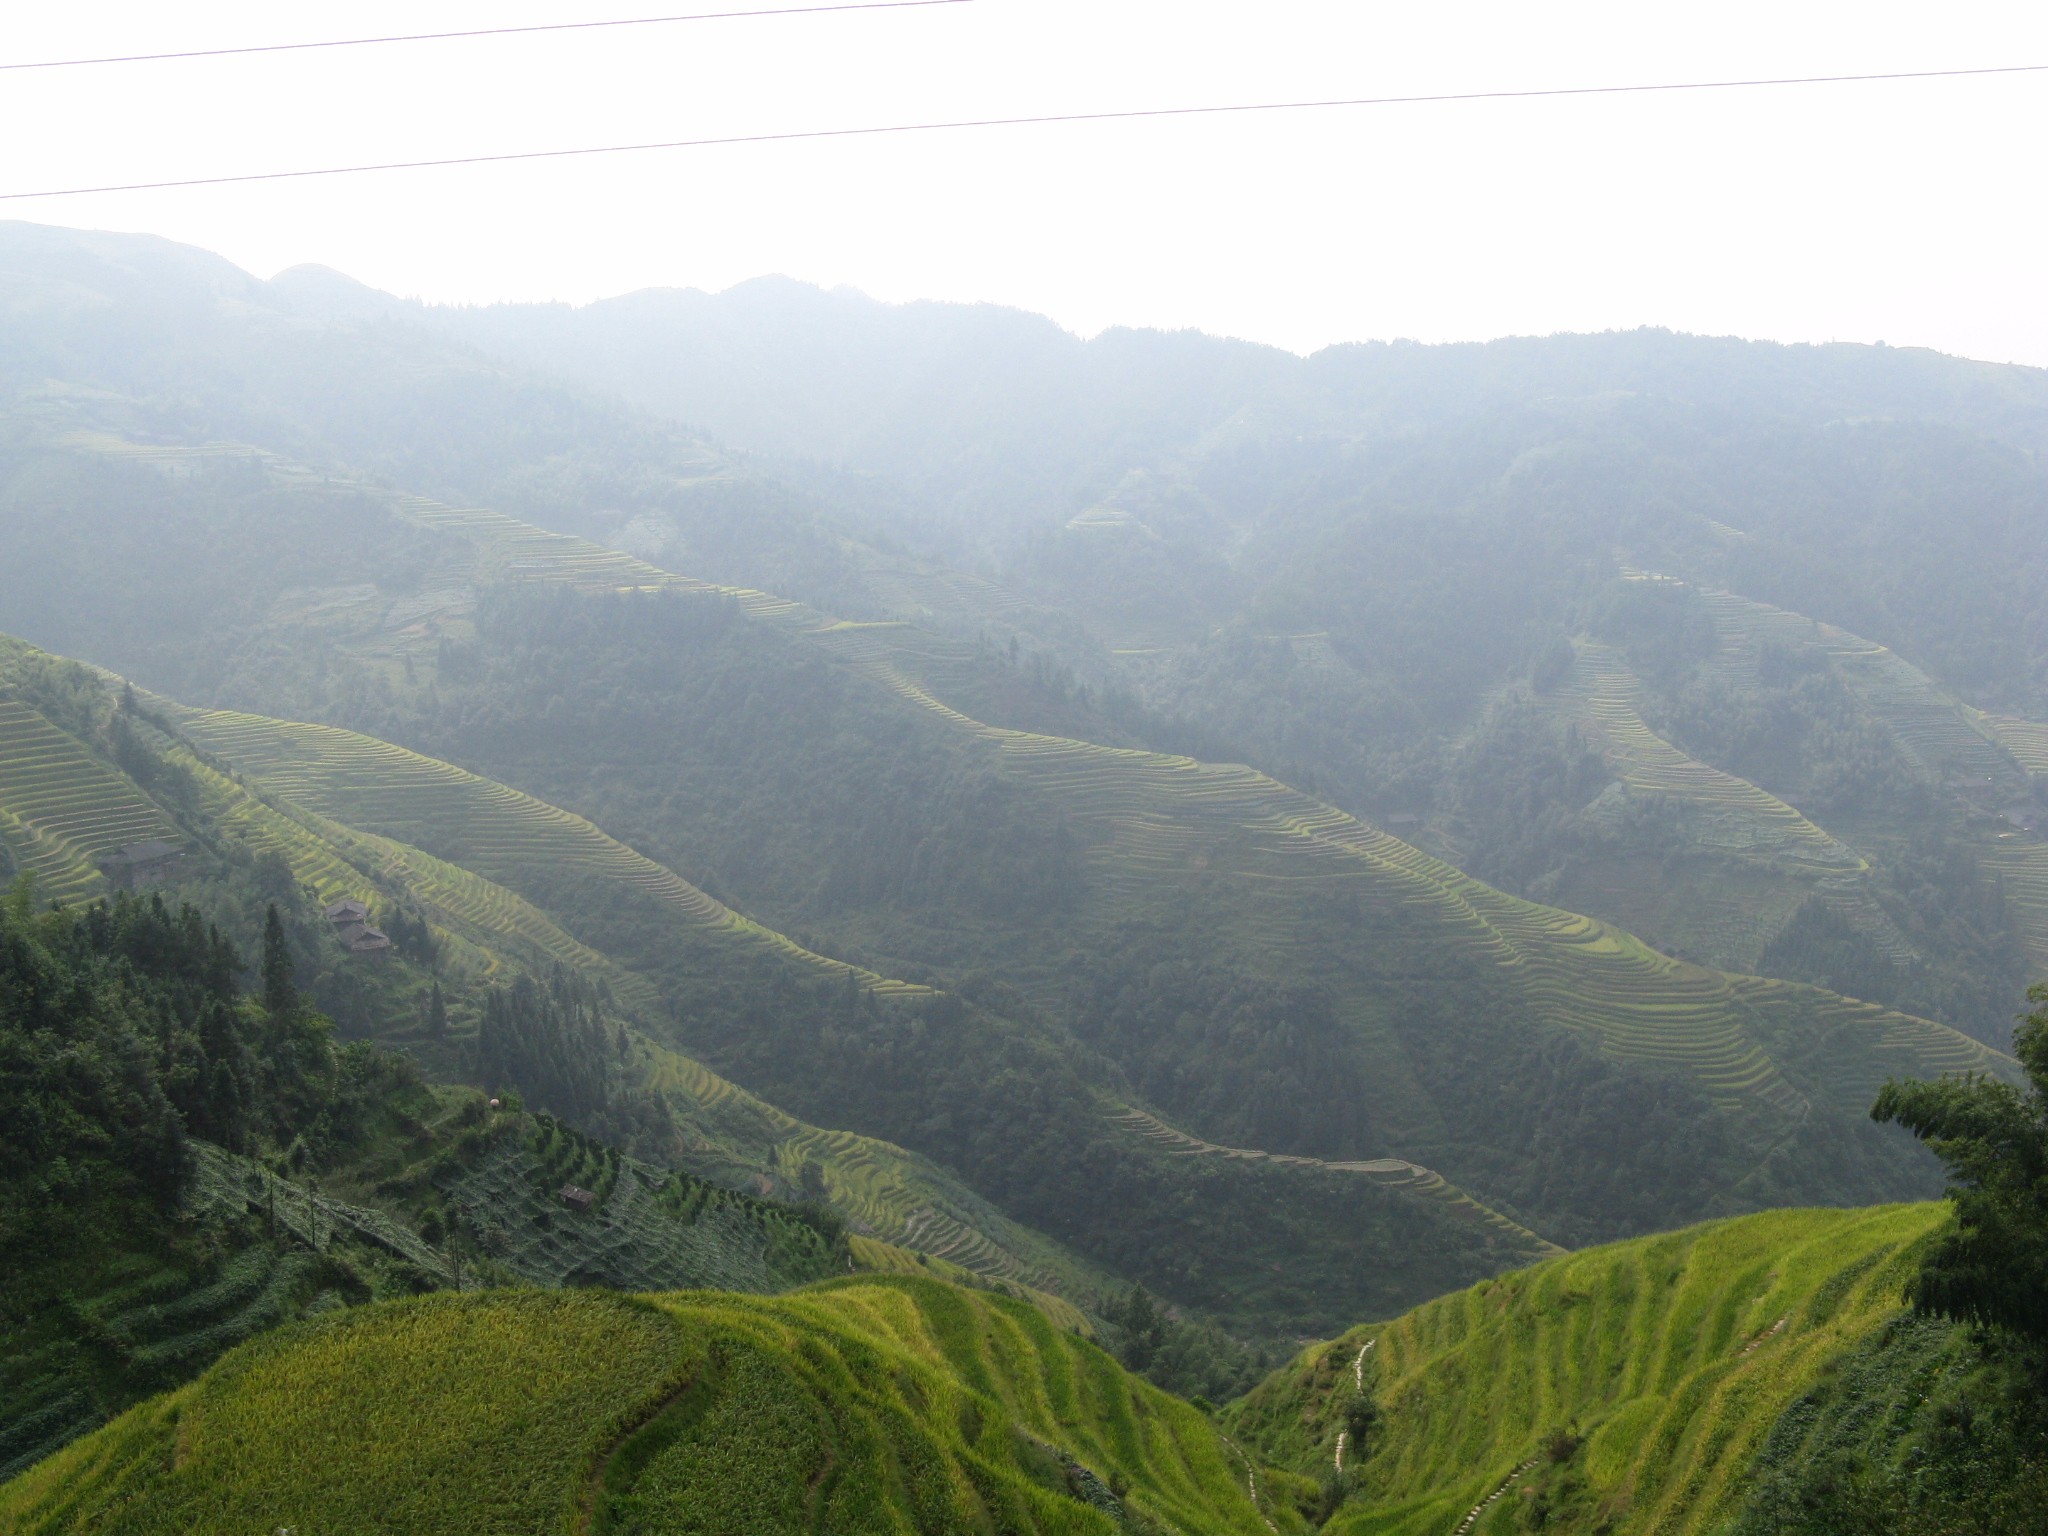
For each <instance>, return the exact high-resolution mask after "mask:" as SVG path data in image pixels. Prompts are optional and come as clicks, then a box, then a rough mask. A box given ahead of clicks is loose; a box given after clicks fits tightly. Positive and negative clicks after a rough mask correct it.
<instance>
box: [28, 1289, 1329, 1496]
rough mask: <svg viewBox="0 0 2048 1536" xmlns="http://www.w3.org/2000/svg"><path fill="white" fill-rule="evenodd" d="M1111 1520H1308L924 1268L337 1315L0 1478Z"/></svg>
mask: <svg viewBox="0 0 2048 1536" xmlns="http://www.w3.org/2000/svg"><path fill="white" fill-rule="evenodd" d="M1109 1490H1117V1492H1116V1493H1115V1494H1111V1493H1110V1492H1109ZM1091 1495H1092V1496H1093V1501H1092V1502H1091V1497H1090V1496H1091ZM1105 1498H1107V1499H1109V1500H1110V1502H1111V1505H1112V1507H1114V1506H1115V1505H1117V1504H1118V1503H1120V1504H1121V1507H1122V1511H1123V1515H1122V1517H1121V1518H1118V1517H1116V1516H1114V1515H1112V1514H1111V1513H1108V1512H1105V1510H1104V1509H1103V1508H1102V1507H1101V1501H1102V1500H1103V1499H1105ZM1120 1525H1121V1527H1122V1528H1125V1529H1137V1530H1152V1531H1157V1532H1161V1533H1166V1532H1182V1533H1187V1536H1194V1533H1198V1532H1199V1533H1203V1536H1209V1533H1216V1536H1226V1533H1232V1532H1237V1533H1242V1536H1261V1533H1268V1532H1275V1531H1289V1532H1291V1531H1298V1530H1301V1529H1302V1525H1301V1522H1300V1520H1299V1517H1298V1516H1297V1515H1296V1514H1295V1513H1294V1512H1293V1511H1292V1509H1291V1508H1287V1507H1282V1506H1278V1505H1271V1504H1270V1503H1269V1505H1268V1507H1265V1508H1261V1507H1260V1506H1259V1505H1257V1504H1255V1503H1254V1501H1253V1497H1252V1494H1251V1493H1250V1492H1249V1490H1248V1479H1247V1474H1246V1470H1245V1465H1244V1463H1243V1461H1242V1459H1241V1458H1240V1457H1239V1456H1238V1455H1237V1454H1236V1453H1234V1452H1233V1451H1232V1449H1231V1448H1230V1447H1229V1446H1228V1445H1227V1444H1226V1443H1225V1442H1224V1440H1223V1438H1222V1436H1221V1435H1219V1434H1218V1433H1217V1431H1216V1429H1215V1428H1214V1426H1213V1425H1212V1424H1211V1423H1210V1422H1209V1420H1208V1419H1207V1418H1205V1417H1204V1416H1203V1415H1202V1414H1201V1413H1200V1412H1198V1411H1197V1410H1196V1409H1194V1408H1192V1407H1190V1406H1189V1405H1187V1404H1185V1403H1182V1402H1179V1401H1177V1400H1176V1399H1173V1398H1170V1397H1168V1396H1166V1395H1165V1394H1164V1393H1161V1392H1159V1391H1157V1390H1156V1389H1155V1388H1153V1387H1151V1386H1149V1385H1148V1384H1146V1383H1145V1382H1143V1381H1141V1380H1139V1379H1138V1378H1136V1377H1133V1376H1130V1375H1129V1374H1128V1373H1126V1372H1124V1371H1123V1370H1122V1369H1121V1368H1120V1367H1119V1366H1117V1365H1116V1363H1115V1362H1114V1361H1112V1360H1111V1359H1110V1358H1109V1357H1108V1356H1107V1355H1105V1354H1103V1353H1102V1352H1101V1351H1100V1350H1098V1349H1096V1348H1095V1347H1094V1346H1093V1345H1091V1344H1088V1343H1086V1342H1084V1341H1082V1340H1079V1339H1077V1338H1075V1337H1073V1336H1072V1335H1070V1334H1067V1333H1064V1332H1061V1331H1060V1330H1059V1329H1057V1328H1055V1327H1054V1326H1053V1325H1052V1324H1051V1323H1050V1322H1049V1321H1048V1320H1047V1319H1046V1317H1045V1316H1044V1314H1042V1313H1041V1312H1039V1311H1037V1310H1036V1309H1035V1308H1032V1307H1029V1306H1026V1305H1023V1304H1021V1303H1017V1302H1013V1301H1007V1300H1003V1299H999V1298H995V1297H990V1296H987V1295H983V1294H980V1293H976V1292H969V1291H963V1290H959V1289H957V1288H955V1287H952V1286H948V1285H944V1284H941V1283H939V1282H937V1281H932V1280H920V1279H908V1278H904V1279H858V1280H848V1281H839V1282H832V1283H829V1284H827V1285H825V1286H822V1287H818V1288H815V1289H813V1290H810V1291H807V1292H802V1293H799V1294H797V1295H795V1296H791V1297H785V1298H779V1299H768V1298H755V1297H742V1296H732V1295H727V1294H722V1293H716V1292H683V1293H678V1294H674V1295H668V1296H659V1297H654V1298H650V1299H646V1300H633V1299H629V1298H624V1297H619V1296H615V1295H611V1294H608V1293H602V1292H588V1291H585V1292H486V1293H477V1294H472V1295H466V1296H453V1295H438V1296H432V1297H425V1298H419V1299H415V1300H411V1301H404V1302H395V1303H386V1304H382V1305H378V1306H373V1307H368V1308H363V1309H360V1310H357V1311H354V1312H346V1313H337V1314H331V1315H327V1316H323V1317H321V1318H318V1319H315V1320H313V1321H310V1322H307V1323H303V1324H299V1325H296V1326H293V1327H290V1328H286V1329H283V1330H280V1331H279V1332H277V1333H274V1334H271V1335H269V1336H268V1337H266V1338H264V1339H261V1340H259V1341H257V1342H255V1343H253V1344H250V1345H246V1346H244V1347H243V1348H242V1349H240V1350H238V1351H237V1352H236V1353H234V1354H232V1355H230V1356H229V1357H228V1358H227V1359H226V1360H224V1361H222V1362H221V1363H220V1364H219V1365H217V1366H215V1367H214V1368H213V1370H211V1371H209V1372H208V1373H207V1375H206V1376H204V1377H203V1378H201V1379H200V1380H199V1381H198V1382H197V1383H195V1384H193V1385H192V1386H190V1387H187V1388H184V1389H182V1390H180V1391H178V1392H175V1393H172V1394H170V1395H168V1396H166V1397H162V1398H158V1399H155V1400H153V1401H152V1402H149V1403H146V1404H144V1405H142V1406H141V1407H139V1408H136V1409H134V1410H132V1411H130V1412H129V1413H128V1414H126V1415H124V1416H123V1417H122V1418H120V1419H118V1420H116V1421H115V1422H114V1423H113V1424H111V1425H108V1426H107V1427H106V1428H104V1429H102V1430H100V1431H99V1432H97V1433H96V1434H94V1435H92V1436H89V1437H87V1438H86V1439H84V1440H82V1441H79V1442H78V1443H76V1444H74V1445H72V1446H70V1447H68V1448H66V1449H65V1450H64V1451H62V1452H60V1453H59V1454H58V1455H57V1456H55V1457H53V1458H51V1459H50V1460H49V1461H48V1462H45V1463H44V1464H43V1465H41V1466H39V1467H37V1468H35V1469H33V1470H31V1471H30V1472H29V1473H27V1474H25V1475H24V1476H22V1477H20V1478H18V1479H16V1480H15V1481H14V1482H13V1483H11V1484H8V1485H5V1486H4V1487H0V1532H6V1533H9V1536H16V1533H19V1536H28V1533H31V1532H33V1533H39V1536H42V1533H47V1536H55V1533H60V1532H70V1531H84V1530H121V1531H123V1532H133V1533H136V1536H151V1533H155V1532H173V1531H177V1532H184V1531H194V1530H206V1531H224V1532H225V1531H275V1530H279V1529H290V1530H295V1531H296V1532H297V1533H299V1536H338V1533H350V1536H354V1533H360V1532H376V1531H387V1532H407V1533H411V1536H485V1533H489V1536H498V1533H507V1536H509V1533H514V1532H517V1533H522V1536H523V1533H538V1532H555V1531H566V1532H586V1531H609V1532H614V1533H618V1536H626V1533H632V1532H653V1531H661V1532H685V1531H696V1532H704V1533H707V1536H709V1533H712V1532H717V1533H738V1532H747V1533H749V1536H751V1533H753V1532H764V1533H767V1532H776V1531H830V1532H833V1533H835V1536H862V1533H867V1532H874V1533H884V1532H887V1533H895V1532H933V1533H937V1532H952V1531H974V1530H1005V1531H1012V1532H1018V1533H1046V1536H1112V1533H1114V1532H1115V1531H1117V1530H1118V1529H1119V1528H1120Z"/></svg>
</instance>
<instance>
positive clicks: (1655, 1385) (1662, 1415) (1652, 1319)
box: [1226, 1205, 1946, 1536]
mask: <svg viewBox="0 0 2048 1536" xmlns="http://www.w3.org/2000/svg"><path fill="white" fill-rule="evenodd" d="M1945 1217H1946V1209H1945V1208H1944V1207H1942V1206H1938V1205H1912V1206H1885V1207H1877V1208H1871V1209H1863V1210H1849V1211H1814V1210H1803V1211H1772V1212H1767V1213H1764V1214H1762V1215H1756V1216H1745V1217H1739V1218H1736V1219H1733V1220H1729V1221H1722V1222H1713V1223H1709V1224H1707V1225H1704V1226H1699V1227H1692V1228H1688V1229H1686V1230H1684V1231H1681V1232H1674V1233H1669V1234H1665V1235H1661V1236H1656V1237H1648V1238H1639V1239H1636V1240H1634V1241H1631V1242H1626V1243H1616V1244H1613V1245H1611V1246H1608V1247H1603V1248H1595V1249H1589V1250H1587V1251H1585V1252H1582V1253H1577V1254H1573V1255H1571V1256H1569V1257H1566V1258H1562V1259H1555V1260H1551V1261H1549V1262H1547V1263H1544V1264H1540V1265H1537V1266H1536V1267H1535V1268H1533V1269H1528V1270H1523V1271H1520V1272H1518V1273H1516V1274H1512V1275H1506V1276H1503V1277H1501V1278H1500V1279H1498V1280H1493V1281H1488V1282H1484V1283H1482V1284H1480V1285H1478V1286H1474V1287H1473V1288H1472V1289H1470V1290H1467V1291H1462V1292H1459V1293H1458V1294H1456V1295H1452V1296H1446V1297H1444V1298H1442V1299H1441V1300H1438V1301H1434V1302H1431V1303H1429V1304H1428V1305H1426V1306H1423V1307H1419V1308H1417V1309H1416V1310H1415V1311H1413V1312H1410V1313H1408V1314H1407V1315H1406V1316H1404V1317H1401V1318H1399V1319H1396V1320H1395V1321H1394V1322H1391V1323H1387V1324H1382V1325H1375V1326H1369V1327H1363V1328H1357V1329H1354V1330H1352V1331H1351V1332H1350V1333H1347V1334H1345V1335H1344V1336H1343V1337H1342V1338H1340V1339H1337V1340H1336V1341H1334V1342H1332V1343H1330V1344H1326V1345H1318V1346H1316V1347H1314V1348H1312V1349H1310V1350H1308V1351H1306V1352H1304V1353H1303V1354H1302V1355H1301V1356H1299V1357H1298V1358H1297V1359H1296V1360H1295V1361H1294V1362H1293V1364H1292V1365H1290V1366H1289V1367H1287V1368H1286V1369H1285V1370H1283V1371H1281V1372H1279V1373H1277V1374H1276V1375H1275V1376H1274V1377H1272V1378H1271V1379H1269V1380H1268V1381H1267V1382H1266V1383H1265V1384H1263V1385H1262V1386H1260V1387H1259V1388H1258V1389H1257V1390H1256V1391H1254V1392H1253V1393H1252V1394H1251V1395H1250V1396H1248V1397H1246V1398H1244V1399H1243V1400H1241V1401H1240V1402H1239V1403H1237V1404H1235V1405H1233V1406H1232V1407H1231V1409H1230V1410H1228V1412H1227V1414H1226V1422H1227V1423H1228V1425H1229V1426H1230V1427H1231V1428H1232V1430H1233V1432H1235V1433H1236V1434H1237V1435H1239V1437H1240V1438H1241V1439H1242V1440H1243V1441H1244V1442H1245V1444H1246V1445H1247V1446H1248V1447H1251V1448H1252V1449H1253V1450H1254V1451H1256V1452H1259V1453H1262V1454H1264V1455H1265V1456H1267V1457H1268V1458H1270V1459H1271V1460H1273V1461H1275V1462H1276V1463H1278V1464H1281V1465H1286V1466H1290V1467H1293V1468H1294V1469H1296V1470H1299V1471H1304V1472H1306V1471H1311V1470H1320V1469H1321V1468H1324V1467H1327V1466H1329V1465H1330V1464H1331V1462H1332V1458H1333V1456H1334V1454H1335V1446H1336V1438H1337V1435H1338V1433H1339V1430H1340V1427H1341V1422H1342V1416H1343V1410H1344V1408H1345V1405H1346V1404H1347V1403H1348V1401H1349V1400H1350V1399H1351V1397H1352V1396H1353V1394H1354V1392H1355V1391H1356V1389H1357V1388H1356V1384H1357V1383H1358V1382H1360V1381H1362V1382H1363V1384H1364V1387H1365V1389H1366V1390H1367V1391H1368V1392H1370V1393H1371V1394H1372V1395H1373V1397H1374V1398H1375V1400H1376V1401H1377V1402H1378V1404H1379V1406H1380V1408H1381V1410H1382V1413H1383V1415H1384V1417H1383V1420H1382V1424H1381V1428H1380V1430H1379V1432H1378V1435H1377V1437H1376V1441H1375V1443H1374V1446H1373V1449H1372V1450H1371V1452H1370V1455H1369V1457H1368V1459H1367V1460H1366V1462H1365V1464H1364V1466H1363V1472H1362V1484H1361V1487H1360V1489H1359V1491H1358V1492H1357V1493H1356V1494H1355V1495H1354V1497H1353V1500H1352V1502H1351V1503H1349V1504H1348V1505H1346V1506H1345V1508H1344V1510H1343V1511H1342V1512H1341V1513H1340V1515H1339V1516H1338V1518H1337V1520H1336V1521H1335V1522H1334V1523H1333V1524H1332V1525H1331V1526H1330V1527H1329V1528H1330V1529H1331V1530H1332V1531H1336V1532H1361V1533H1362V1532H1376V1533H1377V1532H1387V1533H1395V1532H1400V1533H1407V1532H1415V1533H1418V1536H1419V1533H1424V1532H1430V1533H1434V1532H1441V1531H1448V1530H1451V1529H1452V1528H1453V1527H1454V1526H1456V1525H1457V1524H1458V1522H1459V1521H1460V1520H1461V1519H1462V1518H1463V1517H1464V1516H1465V1514H1466V1513H1467V1512H1468V1511H1469V1510H1471V1509H1472V1508H1474V1507H1475V1506H1477V1505H1479V1504H1480V1503H1481V1502H1482V1501H1484V1500H1486V1499H1488V1498H1489V1496H1490V1495H1492V1494H1493V1493H1494V1491H1495V1490H1496V1489H1499V1488H1501V1487H1502V1486H1503V1485H1504V1484H1505V1483H1506V1482H1507V1479H1509V1478H1510V1477H1511V1476H1514V1474H1515V1473H1516V1472H1517V1471H1518V1469H1522V1468H1523V1467H1524V1466H1525V1464H1526V1463H1528V1462H1529V1461H1530V1460H1531V1458H1536V1459H1537V1460H1536V1465H1534V1466H1531V1467H1529V1468H1528V1469H1527V1470H1526V1471H1524V1472H1523V1473H1522V1476H1521V1477H1520V1478H1519V1479H1518V1480H1517V1482H1516V1483H1515V1484H1514V1486H1513V1488H1512V1490H1511V1491H1510V1493H1508V1494H1506V1495H1504V1496H1502V1497H1501V1498H1500V1499H1498V1500H1496V1501H1495V1502H1494V1503H1493V1504H1491V1505H1490V1506H1489V1507H1488V1509H1487V1511H1486V1513H1485V1514H1483V1515H1482V1517H1481V1518H1480V1520H1479V1521H1478V1522H1476V1523H1475V1525H1474V1527H1473V1529H1474V1530H1475V1531H1477V1532H1479V1533H1485V1532H1488V1531H1494V1530H1499V1531H1507V1530H1512V1529H1516V1528H1517V1514H1516V1508H1515V1506H1516V1505H1517V1503H1518V1502H1520V1500H1521V1499H1523V1498H1532V1497H1534V1496H1535V1494H1536V1493H1537V1492H1538V1491H1539V1490H1541V1491H1543V1492H1544V1493H1546V1494H1547V1495H1548V1496H1549V1497H1550V1499H1551V1500H1553V1501H1554V1504H1553V1507H1554V1508H1555V1509H1558V1510H1560V1511H1561V1512H1560V1513H1556V1514H1554V1515H1553V1518H1552V1525H1553V1527H1554V1528H1557V1529H1562V1530H1579V1529H1583V1530H1592V1529H1595V1528H1596V1526H1597V1528H1599V1529H1602V1530H1611V1531H1612V1532H1614V1533H1616V1536H1620V1533H1624V1532H1657V1533H1667V1532H1668V1533H1681V1532H1694V1531H1698V1532H1708V1531H1713V1530H1714V1529H1716V1527H1717V1525H1718V1523H1719V1522H1720V1521H1722V1520H1723V1519H1725V1518H1727V1517H1728V1516H1729V1515H1731V1514H1732V1513H1733V1511H1734V1509H1735V1507H1736V1505H1737V1504H1738V1503H1739V1499H1740V1495H1741V1492H1742V1489H1743V1478H1744V1475H1745V1473H1746V1472H1747V1470H1748V1468H1749V1467H1750V1464H1751V1462H1752V1459H1753V1458H1754V1457H1755V1455H1756V1453H1757V1451H1758V1449H1759V1448H1760V1447H1761V1446H1762V1444H1763V1443H1764V1439H1765V1437H1766V1436H1767V1435H1768V1434H1769V1433H1770V1431H1771V1429H1772V1426H1773V1425H1774V1424H1776V1423H1777V1421H1778V1419H1779V1417H1780V1415H1781V1414H1782V1413H1783V1412H1784V1410H1785V1409H1786V1408H1787V1407H1788V1406H1789V1405H1791V1404H1792V1403H1793V1402H1794V1401H1795V1400H1796V1399H1797V1398H1799V1396H1800V1395H1801V1394H1802V1393H1803V1392H1805V1391H1806V1390H1807V1389H1808V1388H1809V1387H1811V1386H1812V1384H1813V1383H1814V1381H1815V1380H1816V1378H1817V1375H1818V1373H1819V1372H1820V1370H1821V1368H1822V1367H1823V1365H1824V1364H1825V1363H1826V1362H1827V1361H1828V1360H1829V1359H1831V1358H1832V1357H1834V1356H1836V1355H1838V1354H1839V1353H1841V1352H1842V1351H1843V1350H1845V1349H1847V1348H1849V1347H1851V1346H1853V1345H1854V1344H1856V1343H1857V1342H1858V1341H1860V1340H1862V1339H1863V1338H1865V1337H1866V1336H1868V1335H1869V1334H1870V1333H1872V1332H1873V1331H1874V1330H1875V1329H1877V1328H1878V1327H1880V1326H1881V1325H1882V1323H1883V1322H1884V1321H1885V1320H1886V1319H1887V1318H1889V1317H1892V1316H1894V1315H1896V1313H1897V1312H1898V1310H1899V1306H1900V1302H1899V1296H1900V1290H1901V1286H1902V1285H1903V1283H1904V1280H1905V1278H1906V1275H1907V1274H1908V1272H1909V1270H1910V1268H1911V1263H1912V1251H1913V1249H1914V1247H1915V1245H1916V1244H1917V1243H1918V1242H1919V1241H1920V1240H1921V1239H1923V1238H1924V1237H1926V1236H1927V1235H1928V1234H1929V1233H1930V1232H1932V1231H1933V1230H1935V1229H1936V1228H1937V1227H1938V1226H1939V1225H1940V1223H1941V1222H1942V1221H1943V1220H1944V1219H1945ZM1555 1430H1570V1431H1572V1432H1574V1433H1576V1434H1578V1435H1579V1436H1581V1437H1583V1442H1584V1443H1583V1444H1582V1445H1581V1446H1580V1447H1578V1448H1577V1450H1576V1451H1575V1452H1574V1453H1573V1454H1572V1455H1571V1456H1570V1458H1569V1459H1568V1460H1567V1461H1566V1462H1563V1463H1553V1462H1551V1461H1550V1460H1549V1459H1548V1458H1547V1457H1546V1456H1545V1455H1544V1451H1543V1441H1544V1438H1545V1437H1546V1436H1547V1435H1548V1434H1549V1433H1550V1432H1552V1431H1555ZM1567 1482H1569V1483H1571V1484H1574V1485H1575V1489H1574V1491H1573V1492H1572V1493H1571V1495H1570V1497H1568V1498H1567V1497H1566V1494H1565V1488H1564V1485H1565V1484H1566V1483H1567ZM1602 1521H1605V1522H1607V1523H1606V1524H1601V1523H1600V1522H1602Z"/></svg>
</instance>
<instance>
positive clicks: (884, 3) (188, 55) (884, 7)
mask: <svg viewBox="0 0 2048 1536" xmlns="http://www.w3.org/2000/svg"><path fill="white" fill-rule="evenodd" d="M972 3H973V0H847V3H845V4H840V5H796V6H786V7H781V8H778V9H774V10H754V11H698V12H693V13H691V14H690V15H687V16H628V17H622V18H620V19H618V20H616V21H556V22H544V23H539V24H536V25H534V26H528V27H478V28H476V29H474V30H472V31H467V32H407V33H400V34H394V35H392V36H390V37H337V38H330V39H328V40H326V41H323V42H315V43H258V44H254V45H251V46H247V47H241V48H191V49H187V50H186V51H184V52H182V53H122V54H114V55H111V56H109V57H106V58H99V59H37V60H33V61H31V62H28V63H23V64H0V70H10V69H81V68H84V67H86V66H88V65H93V64H157V63H162V62H163V61H165V60H167V59H225V58H231V57H233V56H235V55H237V54H244V53H300V52H303V51H305V50H306V49H309V48H369V47H374V46H377V45H379V44H383V43H439V42H447V41H449V40H451V39H454V38H462V37H516V36H519V35H522V34H524V33H529V32H588V31H593V30H595V29H597V28H600V27H659V26H666V25H667V24H669V23H670V22H676V21H740V20H745V19H747V18H750V17H756V16H817V15H820V14H823V13H825V12H828V11H901V10H908V9H911V8H913V7H917V6H929V5H969V4H972Z"/></svg>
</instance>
